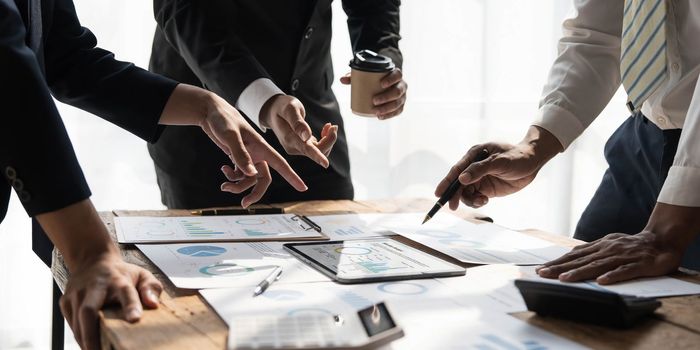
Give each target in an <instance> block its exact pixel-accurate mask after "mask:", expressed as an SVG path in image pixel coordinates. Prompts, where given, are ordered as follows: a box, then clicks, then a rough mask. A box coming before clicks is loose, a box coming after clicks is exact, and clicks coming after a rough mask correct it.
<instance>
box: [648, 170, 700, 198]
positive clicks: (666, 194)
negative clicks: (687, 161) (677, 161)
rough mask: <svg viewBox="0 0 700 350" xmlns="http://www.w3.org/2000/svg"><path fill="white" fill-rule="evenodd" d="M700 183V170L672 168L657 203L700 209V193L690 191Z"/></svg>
mask: <svg viewBox="0 0 700 350" xmlns="http://www.w3.org/2000/svg"><path fill="white" fill-rule="evenodd" d="M699 183H700V168H694V167H688V166H672V167H671V169H670V170H669V171H668V176H667V177H666V181H665V182H664V187H663V188H662V189H661V193H659V198H658V199H657V201H658V202H661V203H666V204H671V205H679V206H683V207H700V191H691V190H689V189H691V188H694V186H697V184H699Z"/></svg>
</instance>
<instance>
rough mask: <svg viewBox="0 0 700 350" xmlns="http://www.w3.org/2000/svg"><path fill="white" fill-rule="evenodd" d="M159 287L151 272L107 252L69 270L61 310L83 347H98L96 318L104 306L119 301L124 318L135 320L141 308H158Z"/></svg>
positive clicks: (98, 338) (160, 287)
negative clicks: (79, 266) (86, 263)
mask: <svg viewBox="0 0 700 350" xmlns="http://www.w3.org/2000/svg"><path fill="white" fill-rule="evenodd" d="M162 290H163V287H162V286H161V284H160V282H158V280H157V279H156V278H155V277H154V276H153V275H152V274H151V273H150V272H148V271H146V270H144V269H143V268H141V267H138V266H136V265H132V264H128V263H126V262H124V261H123V260H122V259H121V257H120V256H119V255H118V254H116V253H108V254H105V255H103V256H101V257H99V258H98V259H97V260H96V261H94V262H92V263H90V264H89V265H87V266H85V267H84V268H81V269H76V270H75V271H74V272H72V273H71V276H70V279H69V280H68V284H67V285H66V290H65V293H64V295H63V296H62V297H61V301H60V306H61V312H63V316H64V317H65V318H66V320H67V321H68V324H69V325H70V327H71V329H72V330H73V334H74V336H75V339H76V341H77V342H78V344H79V345H80V347H81V348H82V349H99V348H100V334H99V319H98V317H99V311H100V310H101V309H102V307H103V305H105V304H119V305H120V306H121V308H122V310H123V312H124V318H125V319H126V320H127V321H128V322H136V321H138V320H139V319H140V318H141V315H142V313H143V307H146V308H149V309H153V308H157V307H158V297H159V295H160V293H161V291H162Z"/></svg>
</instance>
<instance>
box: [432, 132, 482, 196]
mask: <svg viewBox="0 0 700 350" xmlns="http://www.w3.org/2000/svg"><path fill="white" fill-rule="evenodd" d="M484 149H485V145H476V146H473V147H472V148H470V149H469V151H467V153H466V154H465V155H464V156H463V157H462V158H461V159H460V160H459V161H457V163H455V165H454V166H452V168H450V171H449V172H448V173H447V176H445V178H444V179H442V181H440V183H439V184H438V186H437V188H435V196H436V197H440V196H441V195H442V193H443V192H445V190H447V188H448V187H450V184H451V183H452V181H454V179H456V178H457V177H458V176H459V174H461V173H462V172H463V171H464V170H465V169H466V168H467V166H468V165H469V164H470V163H471V162H472V161H473V160H474V159H476V157H477V156H478V155H479V154H480V153H481V152H483V150H484Z"/></svg>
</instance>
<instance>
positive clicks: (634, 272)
mask: <svg viewBox="0 0 700 350" xmlns="http://www.w3.org/2000/svg"><path fill="white" fill-rule="evenodd" d="M645 267H646V266H645V265H644V264H643V263H639V262H633V263H629V264H625V265H621V266H618V267H617V268H616V269H614V270H612V271H609V272H606V273H604V274H603V275H601V276H600V277H598V278H597V279H596V282H598V283H599V284H613V283H617V282H622V281H627V280H631V279H634V278H637V277H643V276H646V273H645Z"/></svg>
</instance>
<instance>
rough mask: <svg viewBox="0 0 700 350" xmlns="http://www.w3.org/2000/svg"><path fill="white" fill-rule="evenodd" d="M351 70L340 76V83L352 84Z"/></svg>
mask: <svg viewBox="0 0 700 350" xmlns="http://www.w3.org/2000/svg"><path fill="white" fill-rule="evenodd" d="M350 74H351V73H350V72H347V73H345V75H343V76H342V77H340V83H341V84H343V85H350V83H351V80H350Z"/></svg>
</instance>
